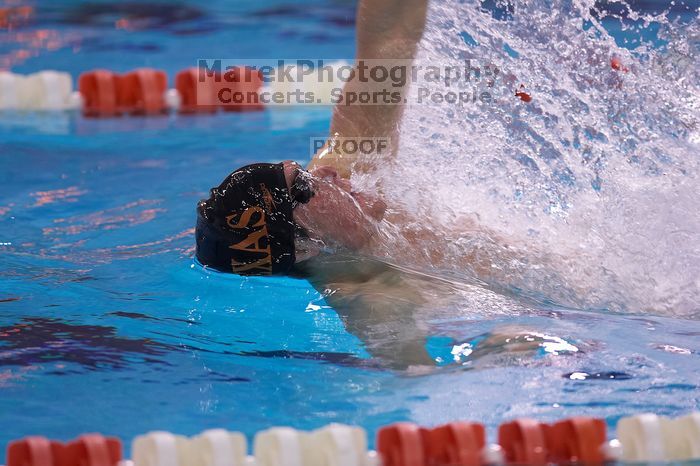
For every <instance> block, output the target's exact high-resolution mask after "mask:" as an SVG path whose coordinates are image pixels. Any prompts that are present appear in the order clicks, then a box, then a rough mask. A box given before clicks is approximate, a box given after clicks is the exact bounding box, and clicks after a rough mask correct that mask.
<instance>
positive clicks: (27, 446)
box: [6, 437, 63, 466]
mask: <svg viewBox="0 0 700 466" xmlns="http://www.w3.org/2000/svg"><path fill="white" fill-rule="evenodd" d="M62 453H63V444H61V443H60V442H54V441H51V440H49V439H47V438H45V437H25V438H23V439H21V440H16V441H14V442H10V444H9V445H8V446H7V458H6V460H7V466H58V462H59V458H60V457H61V455H62Z"/></svg>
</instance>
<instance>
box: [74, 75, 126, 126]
mask: <svg viewBox="0 0 700 466" xmlns="http://www.w3.org/2000/svg"><path fill="white" fill-rule="evenodd" d="M119 86H120V78H119V76H117V75H116V74H115V73H112V72H111V71H107V70H94V71H89V72H87V73H83V74H81V75H80V78H78V91H79V92H80V94H81V95H82V96H83V114H84V115H85V116H89V117H102V116H115V115H118V114H119V113H120V110H119Z"/></svg>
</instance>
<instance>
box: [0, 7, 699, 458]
mask: <svg viewBox="0 0 700 466" xmlns="http://www.w3.org/2000/svg"><path fill="white" fill-rule="evenodd" d="M86 3H87V2H77V1H76V2H72V1H51V2H48V1H46V2H41V3H38V4H37V3H31V4H32V5H34V6H35V9H36V12H35V15H36V16H35V19H34V20H33V22H31V23H29V24H26V25H23V26H22V27H18V28H17V29H16V30H13V31H2V32H0V38H2V39H0V40H1V42H0V47H1V48H0V50H1V51H2V52H3V54H4V57H5V58H4V59H6V60H10V62H11V63H10V64H11V66H12V70H13V71H15V72H18V73H29V72H34V71H37V70H41V69H58V70H65V71H68V72H70V73H71V74H72V75H73V76H74V78H76V77H77V76H78V75H79V74H80V72H82V71H84V70H87V69H92V68H109V69H113V70H115V71H126V70H129V69H132V68H135V67H140V66H153V67H158V68H162V69H164V70H166V71H167V72H168V74H169V76H171V77H172V76H174V74H175V72H177V71H178V70H180V69H182V68H185V67H188V66H192V65H193V63H194V61H195V60H196V59H197V58H201V57H224V58H236V57H240V58H241V60H244V59H247V58H248V59H253V58H255V59H258V58H271V57H292V58H295V57H309V56H313V57H321V58H324V57H325V58H338V57H340V58H343V57H351V56H352V55H353V50H354V44H353V40H354V39H353V37H354V36H353V17H354V3H353V2H349V1H347V2H346V1H327V2H321V1H309V2H305V4H304V6H297V4H295V3H285V2H267V4H266V6H265V7H261V6H260V5H259V2H257V1H253V0H250V1H236V2H224V1H212V2H207V6H204V3H200V2H189V3H181V4H178V5H179V6H173V5H172V4H171V3H167V4H164V3H158V2H155V3H151V4H150V5H151V6H150V7H148V8H146V7H140V8H137V7H136V6H134V5H135V2H134V3H129V2H127V3H123V5H127V6H128V5H131V7H132V8H134V11H131V12H129V11H126V10H124V11H120V12H118V13H109V12H105V11H104V9H101V8H100V7H99V5H104V3H98V2H95V3H92V4H91V5H92V7H90V8H87V7H85V4H86ZM81 5H82V8H81ZM168 5H169V6H168ZM124 8H127V7H126V6H125V7H124ZM86 11H89V12H91V13H90V14H89V15H88V14H86V13H85V12H86ZM119 15H123V16H125V17H126V16H128V15H132V16H130V17H136V18H137V20H136V21H134V22H133V23H131V25H130V26H128V28H129V29H131V30H130V31H128V32H127V31H125V30H124V29H119V28H115V27H114V24H115V17H117V16H119ZM118 19H119V18H116V20H118ZM329 25H332V27H331V26H329ZM20 50H24V51H25V52H26V53H25V54H19V55H18V54H16V53H15V52H17V51H20ZM329 119H330V109H328V108H323V107H315V108H297V109H294V110H286V111H274V112H262V113H251V114H217V115H213V116H196V117H194V116H192V117H184V116H169V117H162V118H149V119H144V118H120V119H108V120H88V119H84V118H83V117H81V116H79V115H72V114H60V115H16V114H14V115H11V114H3V115H0V120H1V121H0V166H1V167H2V168H1V169H0V451H2V450H4V447H5V445H6V444H7V442H8V441H10V440H11V439H14V438H19V437H22V436H25V435H30V434H42V435H46V436H49V437H52V438H58V439H69V438H73V437H75V436H77V435H79V434H80V433H83V432H88V431H99V432H102V433H105V434H110V435H117V436H120V437H121V438H123V439H127V440H128V439H131V438H132V437H134V436H135V435H137V434H140V433H144V432H147V431H149V430H154V429H161V430H169V431H172V432H177V433H181V434H185V435H193V434H196V433H198V432H200V431H202V430H204V429H207V428H212V427H225V428H228V429H231V430H239V431H242V432H245V433H246V434H248V435H249V436H250V435H252V434H253V433H254V432H256V431H258V430H261V429H264V428H267V427H270V426H272V425H290V426H293V427H296V428H300V429H311V428H315V427H318V426H321V425H324V424H327V423H330V422H342V423H349V424H357V425H361V426H364V427H366V428H367V429H368V431H369V433H370V437H372V436H373V434H374V432H375V431H376V429H377V428H378V427H379V426H381V425H385V424H388V423H391V422H395V421H400V420H410V421H414V422H418V423H422V424H426V425H434V424H438V423H441V422H445V421H449V420H453V419H457V418H466V419H473V420H478V421H481V422H483V423H485V424H486V425H487V426H488V428H489V431H490V433H492V434H493V432H494V429H495V428H496V427H497V426H498V424H499V423H500V422H501V421H503V420H505V419H508V418H513V417H516V416H535V417H538V418H541V419H544V420H551V419H557V418H562V417H565V416H569V415H591V416H600V417H604V418H605V419H607V421H608V422H609V424H610V426H611V427H612V426H614V423H615V422H616V421H617V419H619V418H620V417H622V416H624V415H628V414H632V413H637V412H640V411H653V412H656V413H659V414H665V415H680V414H683V413H686V412H688V411H692V410H697V409H699V408H700V322H698V320H697V317H695V318H693V316H692V315H691V316H689V315H686V316H681V317H665V316H662V315H655V314H642V313H639V312H628V313H617V312H610V311H605V310H586V309H576V310H573V309H566V308H564V307H561V306H557V305H556V304H551V303H546V302H545V303H536V304H533V303H531V302H530V301H527V300H526V299H525V298H522V297H519V296H518V295H515V296H511V295H508V296H505V297H504V299H507V300H508V302H510V303H516V304H517V305H513V306H511V307H510V309H515V308H517V309H518V310H517V311H512V312H505V311H504V312H502V313H497V312H485V311H483V310H482V309H479V308H478V307H474V308H470V307H469V306H467V305H465V304H462V305H460V307H459V308H457V307H455V308H451V307H450V306H453V304H445V305H444V308H443V309H440V310H439V312H436V313H435V316H434V317H433V318H424V322H423V324H425V325H427V326H428V327H429V329H430V330H429V332H428V338H427V340H426V341H425V345H426V346H427V348H428V351H429V353H430V354H431V355H432V356H433V357H434V358H435V359H436V369H434V370H432V371H430V372H428V373H417V371H412V370H410V369H406V368H405V367H403V368H398V369H392V368H387V366H386V365H384V364H382V363H381V361H377V359H376V358H373V357H372V355H371V351H369V350H368V347H367V342H366V341H363V340H362V339H361V338H358V337H357V336H355V335H354V334H353V333H350V332H348V331H347V330H346V327H345V325H344V321H343V320H342V319H341V318H340V317H339V316H338V314H337V313H336V312H335V310H334V309H333V308H331V307H330V306H328V305H327V303H326V302H325V301H324V297H323V296H322V295H321V294H320V293H319V292H318V291H317V290H316V289H314V288H313V287H312V286H311V285H310V284H308V283H307V282H306V281H304V280H296V279H290V278H241V277H236V276H226V275H221V274H211V273H207V272H205V271H203V270H202V269H201V268H200V267H198V266H196V265H195V264H194V263H193V259H192V252H193V236H192V228H193V222H194V206H195V204H196V202H197V201H198V200H199V199H201V198H202V197H204V196H206V193H207V190H208V188H209V187H210V186H213V185H215V184H218V183H219V182H220V180H221V179H222V178H223V177H224V176H225V175H226V174H227V173H228V172H229V171H230V170H231V169H233V168H235V167H237V166H240V165H242V164H245V163H248V162H252V161H271V162H273V161H280V160H284V159H288V158H291V159H296V160H298V161H300V162H304V161H308V160H309V158H310V155H311V154H309V138H311V137H314V136H320V135H323V134H325V133H326V132H327V128H328V123H329ZM435 306H439V304H437V303H436V304H435ZM452 311H454V312H452ZM357 324H358V325H362V320H360V321H359V322H358V323H357ZM513 329H519V330H517V331H516V330H513ZM522 329H525V330H522ZM497 335H506V336H505V337H503V338H504V339H508V341H496V342H494V343H489V342H491V341H492V340H494V339H496V340H497V339H498V337H497ZM527 340H532V341H531V342H530V343H532V342H534V347H535V349H534V350H533V349H532V346H533V345H529V346H528V347H527V348H526V349H522V348H519V347H517V346H516V345H515V343H519V342H523V341H527ZM472 351H473V352H472ZM2 458H3V457H2V456H0V461H2Z"/></svg>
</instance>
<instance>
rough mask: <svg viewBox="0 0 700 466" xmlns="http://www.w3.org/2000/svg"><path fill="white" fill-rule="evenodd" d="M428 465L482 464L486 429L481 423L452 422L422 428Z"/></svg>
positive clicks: (462, 465) (469, 465)
mask: <svg viewBox="0 0 700 466" xmlns="http://www.w3.org/2000/svg"><path fill="white" fill-rule="evenodd" d="M421 433H422V438H423V447H424V450H425V456H426V458H427V462H426V465H427V466H442V465H450V466H480V465H481V463H482V461H481V452H482V450H483V449H484V447H485V446H486V431H485V429H484V426H483V425H481V424H476V423H471V422H452V423H450V424H446V425H444V426H439V427H436V428H434V429H423V430H422V432H421Z"/></svg>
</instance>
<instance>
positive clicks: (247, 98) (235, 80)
mask: <svg viewBox="0 0 700 466" xmlns="http://www.w3.org/2000/svg"><path fill="white" fill-rule="evenodd" d="M262 86H263V76H262V73H261V72H260V70H255V69H254V68H250V67H247V66H238V67H235V68H232V69H230V70H228V71H227V72H226V74H224V76H223V79H222V82H221V83H220V85H219V86H218V91H217V92H218V102H219V104H220V105H221V106H222V108H223V109H224V110H225V111H228V112H254V111H260V110H264V109H265V106H264V105H263V104H262V102H260V89H262Z"/></svg>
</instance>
